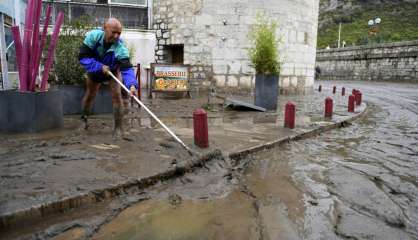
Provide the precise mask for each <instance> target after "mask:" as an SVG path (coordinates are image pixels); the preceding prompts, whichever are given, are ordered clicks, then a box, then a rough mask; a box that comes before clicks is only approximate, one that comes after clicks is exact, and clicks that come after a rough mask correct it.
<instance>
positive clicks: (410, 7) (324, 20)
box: [318, 0, 418, 48]
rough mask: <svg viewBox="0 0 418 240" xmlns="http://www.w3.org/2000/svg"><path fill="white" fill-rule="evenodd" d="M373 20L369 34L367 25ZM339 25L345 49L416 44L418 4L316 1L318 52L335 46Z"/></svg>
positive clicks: (401, 0)
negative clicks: (379, 43) (364, 45)
mask: <svg viewBox="0 0 418 240" xmlns="http://www.w3.org/2000/svg"><path fill="white" fill-rule="evenodd" d="M377 17H379V18H381V19H382V22H381V23H380V24H379V25H377V27H375V28H374V29H373V30H374V32H376V34H372V33H370V32H371V31H370V30H371V28H370V27H369V26H368V24H367V22H368V21H369V20H370V19H375V18H377ZM340 22H341V26H342V28H341V29H342V30H341V41H343V40H345V42H346V46H352V45H363V44H367V43H369V44H373V43H378V42H396V41H407V40H417V39H418V0H392V1H389V0H320V13H319V30H318V48H325V47H326V46H330V47H336V46H337V42H338V26H339V23H340Z"/></svg>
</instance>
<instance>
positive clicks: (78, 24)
mask: <svg viewBox="0 0 418 240" xmlns="http://www.w3.org/2000/svg"><path fill="white" fill-rule="evenodd" d="M88 22H89V21H88V17H82V18H79V19H78V20H75V21H72V22H71V23H70V24H69V25H65V26H64V27H63V28H62V30H61V33H60V37H59V40H58V45H57V48H56V53H55V67H54V72H55V75H56V81H55V82H56V83H57V84H70V85H72V84H84V81H85V78H84V75H85V71H84V69H83V67H82V66H81V65H80V63H79V61H78V53H79V49H80V46H81V44H82V43H83V40H84V36H85V34H86V33H87V31H89V30H90V29H91V27H92V26H91V25H90V24H88Z"/></svg>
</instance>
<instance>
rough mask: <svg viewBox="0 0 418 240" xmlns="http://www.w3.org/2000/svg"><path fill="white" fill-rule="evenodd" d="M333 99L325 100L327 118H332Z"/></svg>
mask: <svg viewBox="0 0 418 240" xmlns="http://www.w3.org/2000/svg"><path fill="white" fill-rule="evenodd" d="M332 105H333V103H332V98H330V97H327V98H326V99H325V117H326V118H332Z"/></svg>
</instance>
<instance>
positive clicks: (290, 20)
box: [153, 0, 319, 92]
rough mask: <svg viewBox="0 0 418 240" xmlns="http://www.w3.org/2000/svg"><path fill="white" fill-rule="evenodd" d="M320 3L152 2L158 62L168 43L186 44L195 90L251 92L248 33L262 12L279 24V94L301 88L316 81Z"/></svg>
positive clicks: (164, 59) (165, 55)
mask: <svg viewBox="0 0 418 240" xmlns="http://www.w3.org/2000/svg"><path fill="white" fill-rule="evenodd" d="M318 7H319V0H263V1H260V0H223V1H219V0H154V5H153V29H154V30H155V31H156V37H157V46H156V49H155V50H156V61H157V62H158V63H166V62H167V61H168V52H167V47H169V46H170V45H181V44H183V45H184V63H185V64H190V65H191V66H192V68H191V71H192V79H191V85H192V87H193V88H195V89H198V90H199V89H205V88H209V87H214V86H216V87H217V88H224V89H225V88H226V89H233V90H237V91H244V90H250V89H252V88H253V86H254V68H253V67H251V64H250V61H249V58H248V54H247V52H248V48H249V41H248V33H249V29H250V28H251V26H252V24H254V23H255V17H256V15H257V13H259V12H260V13H263V14H264V15H266V16H267V17H269V18H271V19H275V20H277V21H278V23H279V29H278V32H277V33H278V35H279V36H280V37H281V39H282V45H281V47H280V53H281V59H282V61H283V66H282V72H281V78H280V84H279V85H280V89H281V92H294V91H301V92H303V91H305V90H306V89H311V88H312V86H313V81H314V66H315V53H316V35H317V24H318Z"/></svg>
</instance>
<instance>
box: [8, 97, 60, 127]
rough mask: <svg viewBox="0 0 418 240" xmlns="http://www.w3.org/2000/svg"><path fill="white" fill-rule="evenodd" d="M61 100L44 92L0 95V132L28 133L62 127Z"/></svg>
mask: <svg viewBox="0 0 418 240" xmlns="http://www.w3.org/2000/svg"><path fill="white" fill-rule="evenodd" d="M61 100H62V98H61V93H60V91H58V90H50V91H47V92H19V91H17V90H7V91H0V132H5V133H32V132H40V131H44V130H48V129H54V128H61V127H62V126H63V111H62V101H61Z"/></svg>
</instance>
